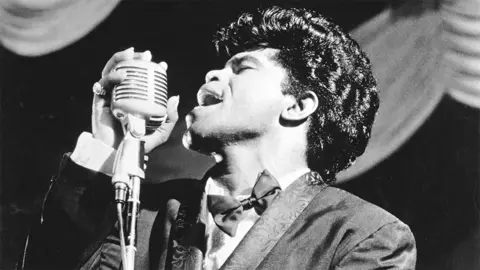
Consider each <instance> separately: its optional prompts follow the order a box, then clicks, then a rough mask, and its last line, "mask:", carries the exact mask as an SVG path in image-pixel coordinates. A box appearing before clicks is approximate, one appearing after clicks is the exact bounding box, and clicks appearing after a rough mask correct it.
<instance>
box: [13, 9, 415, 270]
mask: <svg viewBox="0 0 480 270" xmlns="http://www.w3.org/2000/svg"><path fill="white" fill-rule="evenodd" d="M214 43H215V46H216V48H217V50H218V52H219V54H220V55H221V56H226V57H227V59H228V61H227V62H226V64H225V66H224V67H223V68H221V69H218V70H213V71H210V72H209V73H207V75H206V80H205V81H206V82H205V84H204V85H203V86H202V87H200V90H199V91H198V94H197V97H198V103H199V106H197V107H195V108H194V109H193V110H192V111H191V112H190V113H189V114H188V115H187V118H186V121H187V131H186V133H185V135H184V144H185V146H186V147H188V148H189V149H192V150H195V151H198V152H201V153H205V154H209V155H213V156H214V157H215V158H216V161H217V164H216V165H215V166H214V167H213V168H212V169H211V170H210V171H209V172H208V173H207V175H206V176H205V177H204V179H202V180H193V179H175V180H172V181H167V182H165V183H162V184H157V185H150V186H147V185H143V187H142V197H141V199H142V211H141V213H140V217H139V219H138V222H139V225H138V226H139V227H138V242H137V253H136V260H135V266H136V269H414V266H415V259H416V249H415V242H414V238H413V235H412V234H411V232H410V230H409V228H408V226H407V225H405V224H404V223H402V222H401V221H400V220H398V219H397V218H395V217H394V216H392V215H391V214H389V213H387V212H386V211H385V210H382V209H380V208H379V207H376V206H374V205H372V204H370V203H368V202H365V201H363V200H361V199H360V198H357V197H355V196H353V195H351V194H349V193H347V192H345V191H342V190H340V189H337V188H334V187H330V186H329V185H328V184H329V183H332V182H334V180H335V174H336V173H337V172H339V171H341V170H343V169H345V168H347V167H348V166H349V165H350V164H351V163H352V162H353V161H354V160H355V159H356V158H357V157H358V156H359V155H361V154H362V153H363V151H364V149H365V147H366V144H367V142H368V139H369V136H370V130H371V126H372V123H373V120H374V116H375V113H376V111H377V108H378V93H377V89H376V86H375V80H374V78H373V76H372V72H371V69H370V64H369V61H368V59H367V57H366V56H365V55H364V53H363V52H362V51H361V50H360V48H359V46H358V44H357V43H356V42H355V41H353V40H352V39H351V38H350V37H349V36H347V35H346V34H345V33H344V32H342V31H341V30H340V29H339V27H338V26H336V25H335V24H333V23H331V22H329V21H328V20H326V19H325V18H323V17H322V16H321V15H319V14H316V13H315V12H311V11H306V10H303V9H282V8H278V7H273V8H268V9H265V10H260V11H258V12H257V13H253V14H250V13H246V14H243V15H241V16H240V17H239V18H238V19H237V20H235V22H233V23H232V24H230V25H229V26H227V27H225V28H223V29H221V30H220V31H219V32H218V33H217V36H216V39H215V41H214ZM131 58H143V59H145V60H150V59H151V55H150V53H149V52H146V53H135V52H134V51H133V49H129V50H126V51H123V52H119V53H117V54H115V55H114V56H113V57H112V59H111V60H110V61H109V62H108V63H107V65H106V67H105V69H104V71H103V74H102V76H103V77H102V79H101V80H100V82H99V84H100V85H101V86H102V87H103V88H104V89H106V91H107V92H108V91H110V90H111V88H112V87H113V86H114V85H115V84H117V83H119V82H121V81H122V80H123V78H124V76H125V75H124V74H121V73H119V72H111V70H112V67H113V66H114V65H115V64H116V63H118V62H121V61H123V60H126V59H131ZM96 90H99V87H98V85H97V86H96ZM108 105H109V104H108V95H107V96H105V95H103V93H101V92H97V94H96V95H95V97H94V106H93V117H92V124H93V128H92V135H88V134H83V135H82V136H81V137H80V139H79V143H78V144H77V147H76V148H75V151H74V152H73V154H72V155H71V156H69V157H68V156H67V157H66V158H65V159H64V161H63V162H62V165H61V169H60V171H59V173H58V174H57V176H56V177H55V178H54V180H53V181H52V187H51V190H50V192H49V195H48V196H47V198H46V201H45V204H44V209H43V213H42V217H41V222H40V224H38V225H37V226H35V227H33V228H32V232H31V234H30V238H29V243H28V246H27V248H26V256H25V258H24V261H23V262H22V263H23V264H24V266H25V269H32V268H40V269H77V268H80V269H118V268H119V267H121V266H120V265H121V259H120V257H121V256H120V249H119V238H118V225H117V224H116V219H115V215H114V212H113V211H112V207H111V205H112V201H113V197H112V191H111V180H110V178H109V177H108V175H109V174H111V171H112V170H111V164H112V157H114V154H115V153H114V151H113V150H112V149H115V148H116V147H117V146H118V144H119V141H120V138H121V137H122V136H121V133H120V132H118V127H117V125H118V122H117V121H116V120H115V119H114V118H113V117H112V115H111V113H110V110H109V108H108ZM177 105H178V97H173V98H170V100H169V102H168V108H167V111H168V117H167V121H166V122H165V124H164V125H162V126H161V128H160V130H158V131H156V132H154V133H153V134H151V135H148V136H146V137H145V141H146V148H147V152H148V151H150V150H151V149H153V148H155V147H156V146H158V145H160V144H162V143H163V142H165V141H166V140H167V138H168V136H169V134H170V132H171V130H172V128H173V126H174V124H175V122H176V120H177V118H178V114H177V112H176V106H177ZM101 149H103V150H101Z"/></svg>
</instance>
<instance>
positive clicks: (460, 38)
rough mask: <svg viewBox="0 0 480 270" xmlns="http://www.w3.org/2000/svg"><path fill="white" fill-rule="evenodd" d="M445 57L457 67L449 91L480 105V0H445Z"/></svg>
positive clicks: (462, 100)
mask: <svg viewBox="0 0 480 270" xmlns="http://www.w3.org/2000/svg"><path fill="white" fill-rule="evenodd" d="M442 15H443V19H444V22H445V24H444V25H445V27H444V40H445V43H446V44H447V47H448V52H447V53H446V55H445V59H447V61H448V62H449V64H450V65H451V66H452V68H453V70H454V74H453V79H452V80H451V81H450V83H449V84H448V90H449V94H450V95H451V96H452V97H453V98H455V99H457V100H458V101H460V102H462V103H465V104H467V105H470V106H472V107H476V108H480V0H461V1H460V0H457V1H445V2H444V3H443V5H442Z"/></svg>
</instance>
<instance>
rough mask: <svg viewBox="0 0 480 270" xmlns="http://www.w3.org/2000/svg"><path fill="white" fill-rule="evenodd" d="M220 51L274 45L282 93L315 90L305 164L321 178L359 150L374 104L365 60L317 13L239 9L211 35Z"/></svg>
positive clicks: (298, 94) (347, 163) (299, 94)
mask: <svg viewBox="0 0 480 270" xmlns="http://www.w3.org/2000/svg"><path fill="white" fill-rule="evenodd" d="M214 45H215V47H216V49H217V52H218V53H219V55H223V56H225V57H230V56H233V55H235V54H236V53H239V52H244V51H251V50H257V49H262V48H274V49H278V50H279V53H278V54H277V55H276V59H275V60H277V61H278V62H279V63H280V64H281V65H282V66H283V67H284V68H285V69H286V71H287V74H288V76H287V77H288V78H287V80H286V82H285V87H284V89H283V92H284V94H289V95H293V96H294V97H296V98H301V97H302V95H303V93H305V91H308V90H311V91H313V92H315V94H316V95H317V96H318V99H319V107H318V109H317V111H316V112H315V113H314V114H312V115H311V116H310V119H309V121H310V123H309V128H308V132H307V134H306V136H307V143H308V147H307V153H306V157H307V162H308V166H309V167H310V169H312V170H315V171H317V172H319V173H320V175H321V176H322V177H323V179H324V180H325V181H326V182H333V181H335V176H336V174H337V173H338V172H339V171H341V170H344V169H346V168H348V167H349V166H350V165H351V164H352V163H353V162H354V161H355V159H356V158H357V157H358V156H360V155H361V154H363V152H364V151H365V148H366V146H367V143H368V140H369V138H370V133H371V128H372V124H373V122H374V118H375V115H376V112H377V110H378V106H379V98H378V91H377V88H376V81H375V79H374V77H373V74H372V70H371V66H370V61H369V60H368V58H367V56H366V55H365V53H364V52H363V51H362V50H361V49H360V46H359V45H358V43H357V42H356V41H355V40H353V39H352V38H351V37H350V36H349V35H348V34H346V33H345V32H344V31H342V30H341V29H340V27H339V26H337V25H336V24H334V23H332V22H331V21H330V20H328V19H326V18H325V17H323V16H322V15H320V14H318V13H316V12H314V11H309V10H305V9H299V8H281V7H277V6H274V7H269V8H266V9H259V10H257V11H256V12H252V13H243V14H242V15H240V16H239V18H238V20H237V21H235V22H233V23H231V24H230V25H228V26H227V27H224V28H222V29H220V30H219V31H218V32H217V33H216V35H215V38H214Z"/></svg>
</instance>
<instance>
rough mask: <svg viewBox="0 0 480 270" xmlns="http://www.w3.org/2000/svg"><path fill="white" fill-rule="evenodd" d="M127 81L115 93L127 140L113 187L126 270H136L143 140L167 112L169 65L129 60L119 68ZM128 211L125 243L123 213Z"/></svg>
mask: <svg viewBox="0 0 480 270" xmlns="http://www.w3.org/2000/svg"><path fill="white" fill-rule="evenodd" d="M114 70H115V71H124V72H126V78H125V79H124V80H123V81H122V82H121V83H120V84H118V85H117V86H116V87H115V88H114V89H113V92H112V100H111V101H112V102H111V110H112V114H113V115H114V116H115V117H116V118H117V119H119V120H120V122H121V123H122V127H123V132H124V138H123V140H122V142H121V143H120V146H119V148H118V150H117V155H116V157H115V163H114V166H113V176H112V184H113V187H114V191H115V202H116V203H117V210H118V211H117V212H118V219H119V227H120V242H121V250H122V263H123V268H124V269H126V270H133V267H134V264H135V263H134V261H135V252H136V248H135V242H136V222H137V217H138V213H139V208H140V181H141V179H144V178H145V171H144V166H145V165H144V160H145V147H144V141H142V138H143V136H145V135H146V134H150V133H152V132H154V131H155V129H157V128H158V127H159V126H160V125H161V124H162V122H163V120H164V119H165V117H166V112H167V100H168V97H167V95H168V94H167V75H166V74H167V70H166V65H161V64H156V63H153V62H149V61H145V60H138V59H132V60H126V61H123V62H120V63H119V64H117V66H115V68H114ZM125 204H126V206H127V207H126V210H127V222H126V225H127V228H126V231H127V233H128V234H127V241H126V243H125V238H124V237H125V236H124V231H123V230H124V226H123V209H124V206H125Z"/></svg>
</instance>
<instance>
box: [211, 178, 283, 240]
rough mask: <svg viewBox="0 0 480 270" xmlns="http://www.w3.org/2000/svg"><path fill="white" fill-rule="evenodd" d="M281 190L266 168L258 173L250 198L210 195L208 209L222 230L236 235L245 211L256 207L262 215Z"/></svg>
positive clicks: (256, 210) (232, 235) (257, 211)
mask: <svg viewBox="0 0 480 270" xmlns="http://www.w3.org/2000/svg"><path fill="white" fill-rule="evenodd" d="M279 192H280V185H279V184H278V181H277V180H276V179H275V178H274V177H273V176H272V175H271V174H270V173H269V172H268V171H267V170H264V171H263V172H262V173H260V174H259V175H258V178H257V181H256V182H255V186H254V187H253V190H252V195H251V196H250V197H249V198H246V199H243V200H241V201H239V200H237V199H235V198H232V197H229V196H222V195H208V197H207V204H208V210H209V211H210V213H211V214H212V216H213V220H214V221H215V224H217V226H218V227H219V228H220V230H222V231H223V232H224V233H226V234H228V235H230V236H231V237H234V236H235V234H236V231H237V227H238V223H239V221H240V219H241V218H242V214H243V211H245V210H248V209H251V208H254V209H255V212H256V213H257V214H258V215H261V214H262V213H263V212H264V211H265V209H267V207H268V205H269V204H271V202H272V201H273V199H274V198H275V197H276V196H277V195H278V193H279Z"/></svg>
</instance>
